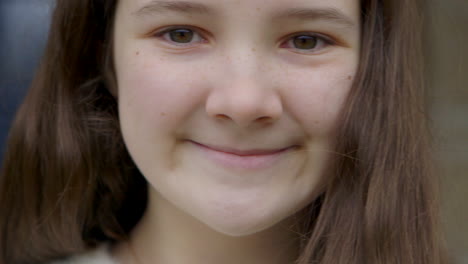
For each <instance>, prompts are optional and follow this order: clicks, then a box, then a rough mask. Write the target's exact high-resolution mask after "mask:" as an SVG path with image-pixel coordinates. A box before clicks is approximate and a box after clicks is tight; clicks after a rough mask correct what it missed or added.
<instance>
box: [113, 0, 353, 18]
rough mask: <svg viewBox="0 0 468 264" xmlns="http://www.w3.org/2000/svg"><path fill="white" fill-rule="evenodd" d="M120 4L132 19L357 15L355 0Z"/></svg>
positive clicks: (136, 0)
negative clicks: (153, 16)
mask: <svg viewBox="0 0 468 264" xmlns="http://www.w3.org/2000/svg"><path fill="white" fill-rule="evenodd" d="M120 4H121V7H123V8H124V9H125V10H126V11H127V12H130V13H131V15H132V16H133V17H144V16H152V15H155V14H159V15H161V14H170V13H174V14H176V13H178V14H185V15H191V16H201V15H204V16H210V17H213V18H214V17H225V16H229V15H242V16H249V15H252V16H256V17H263V16H268V17H273V18H276V19H281V18H288V17H289V18H290V17H295V18H301V17H303V18H305V17H310V16H317V15H318V16H322V17H327V18H329V19H334V20H336V22H342V23H344V24H346V23H348V24H353V23H355V22H357V21H356V19H357V16H358V0H288V1H286V0H121V1H120ZM340 20H341V21H340Z"/></svg>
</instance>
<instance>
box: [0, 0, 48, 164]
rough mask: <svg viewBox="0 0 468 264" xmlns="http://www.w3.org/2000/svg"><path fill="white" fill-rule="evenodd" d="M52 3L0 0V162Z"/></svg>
mask: <svg viewBox="0 0 468 264" xmlns="http://www.w3.org/2000/svg"><path fill="white" fill-rule="evenodd" d="M52 6H53V0H0V161H1V160H3V153H4V150H5V141H6V137H7V134H8V130H9V127H10V125H11V121H12V119H13V117H14V115H15V113H16V110H17V108H18V106H19V104H20V103H21V101H22V99H23V97H24V95H25V94H26V91H27V89H28V87H29V85H30V83H31V80H32V78H33V76H34V73H35V71H36V67H37V65H38V62H39V60H40V58H41V56H42V53H43V50H44V46H45V43H46V40H47V33H48V29H49V24H50V15H51V9H52Z"/></svg>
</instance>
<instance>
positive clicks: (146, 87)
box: [113, 0, 360, 236]
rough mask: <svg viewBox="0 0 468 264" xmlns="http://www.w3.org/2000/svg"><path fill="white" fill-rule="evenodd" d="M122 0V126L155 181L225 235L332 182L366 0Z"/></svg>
mask: <svg viewBox="0 0 468 264" xmlns="http://www.w3.org/2000/svg"><path fill="white" fill-rule="evenodd" d="M190 1H191V2H172V1H150V0H121V1H119V6H118V9H117V15H116V21H115V32H114V39H113V41H114V45H115V46H114V58H115V67H116V74H117V82H118V100H119V113H120V121H121V129H122V133H123V137H124V141H125V144H126V146H127V148H128V150H129V152H130V154H131V156H132V157H133V159H134V161H135V163H136V165H137V166H138V168H139V169H140V170H141V172H142V174H143V175H144V176H145V177H146V179H147V180H148V182H149V185H150V187H151V188H150V206H151V203H152V202H154V201H155V199H161V198H164V199H166V200H167V201H169V202H171V203H172V204H173V205H175V206H176V207H177V208H179V209H180V210H182V211H183V212H185V213H187V214H188V215H191V216H193V217H195V218H196V219H198V220H200V221H201V222H203V223H205V224H206V225H208V226H210V227H211V228H213V229H214V230H217V231H219V232H221V233H224V234H229V235H235V236H238V235H246V234H252V233H254V232H258V231H260V230H263V229H266V228H268V227H272V226H273V225H275V224H277V223H279V222H280V221H281V220H284V219H286V218H287V217H289V216H291V215H292V214H294V213H295V212H297V211H298V210H300V209H301V208H303V207H304V206H306V205H307V204H309V203H310V202H312V201H313V200H314V199H315V198H316V197H317V195H318V194H320V192H321V191H323V185H324V182H326V179H323V175H324V174H325V168H326V163H327V162H328V161H329V160H330V158H332V157H333V150H332V142H333V132H334V130H335V128H336V126H337V124H336V123H337V117H338V114H339V112H340V109H341V107H342V105H343V102H344V100H345V98H346V96H347V94H348V91H349V89H350V87H351V84H352V81H353V78H354V75H355V73H356V69H357V65H358V59H359V46H360V19H359V1H357V0H288V1H284V0H190Z"/></svg>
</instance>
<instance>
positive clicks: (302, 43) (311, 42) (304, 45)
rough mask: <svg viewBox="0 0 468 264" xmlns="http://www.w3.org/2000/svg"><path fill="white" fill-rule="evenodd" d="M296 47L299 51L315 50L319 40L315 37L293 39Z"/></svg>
mask: <svg viewBox="0 0 468 264" xmlns="http://www.w3.org/2000/svg"><path fill="white" fill-rule="evenodd" d="M293 43H294V47H295V48H298V49H305V50H310V49H315V48H316V47H317V43H318V39H317V37H314V36H297V37H295V38H294V39H293Z"/></svg>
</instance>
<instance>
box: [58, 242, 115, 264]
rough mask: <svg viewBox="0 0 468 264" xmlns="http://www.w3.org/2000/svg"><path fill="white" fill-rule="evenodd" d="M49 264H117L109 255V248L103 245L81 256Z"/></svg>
mask: <svg viewBox="0 0 468 264" xmlns="http://www.w3.org/2000/svg"><path fill="white" fill-rule="evenodd" d="M50 264H119V263H118V262H117V261H116V260H115V259H113V258H112V257H111V255H110V253H109V247H108V246H107V245H103V246H101V247H99V248H97V249H95V250H92V251H89V252H86V253H84V254H82V255H76V256H72V257H70V258H68V259H65V260H60V261H54V262H52V263H50Z"/></svg>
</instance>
